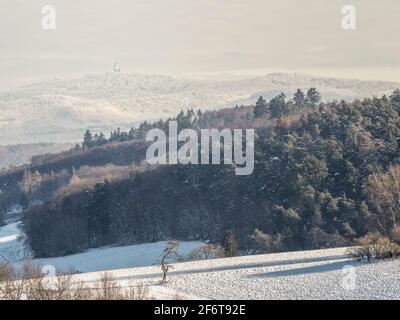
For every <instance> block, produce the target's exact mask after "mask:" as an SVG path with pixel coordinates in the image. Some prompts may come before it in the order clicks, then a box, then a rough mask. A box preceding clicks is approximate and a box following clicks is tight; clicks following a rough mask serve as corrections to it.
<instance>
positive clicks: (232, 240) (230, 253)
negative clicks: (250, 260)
mask: <svg viewBox="0 0 400 320" xmlns="http://www.w3.org/2000/svg"><path fill="white" fill-rule="evenodd" d="M221 246H222V248H224V251H225V255H226V256H227V257H236V256H237V255H239V247H238V243H237V241H236V237H235V234H234V233H233V231H232V230H228V231H227V232H226V233H225V236H224V239H223V240H222V243H221Z"/></svg>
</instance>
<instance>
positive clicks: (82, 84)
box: [0, 73, 400, 145]
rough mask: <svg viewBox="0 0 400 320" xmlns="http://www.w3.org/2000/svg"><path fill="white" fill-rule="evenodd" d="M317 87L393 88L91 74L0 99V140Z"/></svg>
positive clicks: (274, 78) (327, 94)
mask: <svg viewBox="0 0 400 320" xmlns="http://www.w3.org/2000/svg"><path fill="white" fill-rule="evenodd" d="M311 86H315V87H317V89H318V90H319V91H320V92H321V94H322V96H323V98H324V99H326V100H332V99H346V100H351V99H354V98H363V97H370V96H373V95H378V96H380V95H382V94H385V93H389V92H391V91H393V90H394V89H395V88H399V87H400V84H399V83H394V82H382V81H360V80H346V79H335V78H323V77H314V76H310V75H304V74H284V73H275V74H268V75H266V76H259V77H253V78H249V79H242V80H231V81H215V80H212V81H211V80H210V81H208V80H207V81H205V80H191V79H180V78H172V77H168V76H157V75H142V74H111V73H106V74H93V75H87V76H84V77H82V78H78V79H72V80H61V79H56V80H53V81H50V82H45V83H39V84H34V85H30V86H25V87H21V88H19V89H15V90H13V91H9V92H6V93H2V94H0V141H1V143H2V144H3V145H5V144H19V143H38V142H66V141H77V140H80V139H81V136H82V132H83V131H84V130H85V129H92V130H93V131H100V130H102V131H104V132H105V133H106V134H107V133H108V132H109V131H110V130H112V129H115V128H116V127H117V126H120V127H121V128H126V127H130V126H132V125H133V124H135V123H139V122H141V121H143V120H157V119H160V118H166V117H169V116H173V115H176V114H177V112H179V111H180V110H182V109H187V108H195V109H197V108H201V109H203V110H211V109H219V108H224V107H227V106H232V105H235V104H244V105H249V104H252V103H254V102H255V100H256V99H257V98H258V96H260V95H263V96H264V98H266V99H269V98H272V97H273V96H275V95H276V94H278V93H280V92H284V93H285V94H287V95H289V96H291V95H292V94H293V93H294V91H295V90H296V89H297V88H301V89H307V88H309V87H311Z"/></svg>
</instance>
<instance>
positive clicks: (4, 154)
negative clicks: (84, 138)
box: [0, 143, 72, 168]
mask: <svg viewBox="0 0 400 320" xmlns="http://www.w3.org/2000/svg"><path fill="white" fill-rule="evenodd" d="M71 147H72V145H71V144H69V143H37V144H33V143H32V144H18V145H11V146H4V147H2V146H0V168H8V167H9V166H19V165H22V164H26V163H30V161H31V158H32V157H33V156H38V155H43V154H48V153H59V152H61V151H65V150H68V149H70V148H71Z"/></svg>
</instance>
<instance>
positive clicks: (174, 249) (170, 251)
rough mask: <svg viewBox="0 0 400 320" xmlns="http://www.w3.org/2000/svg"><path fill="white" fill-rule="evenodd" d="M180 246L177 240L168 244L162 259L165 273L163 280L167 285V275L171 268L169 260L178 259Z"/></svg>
mask: <svg viewBox="0 0 400 320" xmlns="http://www.w3.org/2000/svg"><path fill="white" fill-rule="evenodd" d="M179 246H180V242H179V241H177V240H171V241H168V242H167V245H166V247H165V249H164V254H163V257H162V259H161V269H162V271H163V278H162V283H164V284H165V283H167V274H168V271H169V269H170V268H171V266H170V265H169V264H167V261H168V259H170V258H173V257H178V256H179V252H178V250H179Z"/></svg>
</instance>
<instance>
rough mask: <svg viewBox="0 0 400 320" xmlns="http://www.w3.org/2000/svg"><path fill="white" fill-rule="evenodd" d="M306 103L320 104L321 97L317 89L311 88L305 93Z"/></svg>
mask: <svg viewBox="0 0 400 320" xmlns="http://www.w3.org/2000/svg"><path fill="white" fill-rule="evenodd" d="M306 102H307V103H308V104H311V105H316V104H318V103H320V102H321V95H320V94H319V92H318V91H317V89H315V88H314V87H313V88H310V90H308V91H307V98H306Z"/></svg>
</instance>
